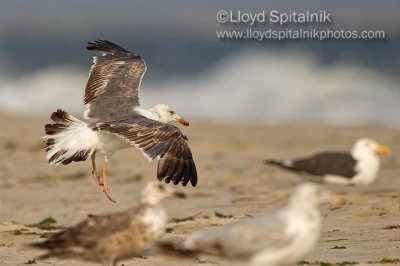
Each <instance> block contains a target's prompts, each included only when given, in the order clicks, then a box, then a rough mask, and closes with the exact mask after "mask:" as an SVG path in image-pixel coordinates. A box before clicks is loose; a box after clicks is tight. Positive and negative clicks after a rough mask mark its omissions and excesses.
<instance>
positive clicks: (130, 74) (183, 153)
mask: <svg viewBox="0 0 400 266" xmlns="http://www.w3.org/2000/svg"><path fill="white" fill-rule="evenodd" d="M87 49H88V50H91V51H97V52H100V55H99V56H96V57H94V61H93V62H94V64H93V66H92V68H91V70H90V74H89V79H88V81H87V85H86V89H85V96H84V104H85V105H86V107H87V110H86V111H85V113H84V117H85V118H86V119H90V120H89V121H87V122H84V121H81V120H79V119H77V118H75V117H73V116H72V115H70V114H68V113H67V112H65V111H63V110H61V109H58V110H57V111H56V112H54V113H53V114H52V115H51V119H52V120H53V121H54V123H53V124H47V125H46V126H45V132H46V136H44V142H45V151H46V153H47V155H46V157H47V160H48V163H49V164H51V165H60V164H64V165H65V164H69V163H71V162H73V161H75V162H77V161H85V160H86V159H87V158H89V157H90V158H91V161H92V169H93V170H92V175H93V178H94V179H95V180H96V182H97V183H98V184H99V185H100V186H103V191H104V193H105V194H106V195H107V197H108V198H109V199H110V200H111V201H114V200H113V199H112V197H111V196H110V194H109V192H108V182H107V175H106V168H107V162H108V160H109V159H110V158H111V156H112V155H113V154H114V153H115V152H116V151H117V150H119V149H125V148H129V147H132V146H134V147H136V148H138V149H140V150H141V151H142V153H143V155H144V156H145V157H146V158H147V159H148V160H150V161H151V160H154V159H158V160H159V162H158V169H157V178H158V180H159V181H161V180H164V181H165V182H166V183H169V182H171V181H172V183H173V184H175V185H177V184H179V183H181V184H182V185H184V186H186V185H187V183H188V182H190V183H191V184H192V186H196V184H197V171H196V166H195V164H194V161H193V157H192V153H191V151H190V148H189V145H188V143H187V138H186V136H185V135H184V134H183V133H182V132H181V131H180V130H179V128H178V127H176V126H174V125H171V124H169V123H171V122H179V123H181V124H183V125H184V126H189V123H188V122H187V121H186V120H185V119H183V118H182V117H180V116H179V115H178V114H177V113H176V112H175V111H174V110H173V109H172V107H170V106H168V105H165V104H157V105H155V106H153V107H152V108H149V109H143V108H141V107H140V104H139V96H138V94H139V87H140V83H141V80H142V78H143V75H144V73H145V72H146V63H145V61H144V60H143V59H142V57H140V56H139V55H137V54H134V53H131V52H129V51H127V50H125V49H124V48H122V47H120V46H118V45H116V44H114V43H112V42H109V41H104V40H99V41H95V42H89V43H88V46H87ZM96 153H100V154H102V155H103V156H104V163H103V165H102V176H103V179H104V183H103V182H102V181H101V178H100V177H99V176H98V174H97V169H96ZM114 202H115V201H114Z"/></svg>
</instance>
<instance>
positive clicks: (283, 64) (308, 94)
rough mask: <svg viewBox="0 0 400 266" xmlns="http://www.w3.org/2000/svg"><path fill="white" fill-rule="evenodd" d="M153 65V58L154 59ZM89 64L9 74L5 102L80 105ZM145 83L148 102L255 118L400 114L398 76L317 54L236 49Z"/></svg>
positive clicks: (7, 106)
mask: <svg viewBox="0 0 400 266" xmlns="http://www.w3.org/2000/svg"><path fill="white" fill-rule="evenodd" d="M149 67H151V66H149ZM86 75H87V72H86V70H79V69H74V68H70V67H59V68H52V69H47V70H43V71H40V72H38V73H36V74H34V75H32V76H29V77H25V78H23V79H21V80H8V79H7V78H5V77H1V79H2V83H3V85H2V88H1V90H0V110H5V111H8V112H18V113H26V114H32V112H34V113H38V114H43V113H49V112H51V111H53V110H54V109H55V108H57V107H63V108H64V109H65V110H68V111H74V112H80V111H83V110H84V108H83V107H82V94H83V88H84V83H85V80H86ZM146 83H147V82H146V79H145V80H144V82H143V83H142V91H141V99H142V105H143V106H148V105H152V104H156V103H159V102H162V103H167V104H169V105H171V106H173V107H174V108H175V109H176V110H177V111H178V112H179V113H181V114H182V115H184V116H185V117H197V118H203V119H215V120H228V121H236V120H240V121H253V122H267V123H268V122H293V121H296V122H304V121H311V122H328V123H369V122H374V123H394V122H395V123H398V122H400V116H399V115H398V114H400V105H399V104H398V103H399V102H400V90H399V80H397V79H396V78H394V77H392V76H390V75H384V74H381V73H378V72H376V71H373V70H370V69H367V68H364V67H362V66H351V65H346V64H341V63H337V64H335V65H331V66H324V65H321V64H320V63H319V62H318V61H317V60H315V58H313V56H311V55H308V54H300V53H285V54H283V53H272V52H265V51H262V52H260V51H258V52H254V51H253V52H247V53H241V54H237V55H235V56H232V57H230V58H227V59H225V60H223V61H222V62H219V63H218V64H217V65H214V66H211V67H210V68H209V69H208V70H207V71H206V72H204V73H202V74H201V75H200V76H198V77H196V78H190V79H187V78H186V79H185V78H183V79H179V80H175V81H171V82H167V83H158V84H148V83H147V84H146Z"/></svg>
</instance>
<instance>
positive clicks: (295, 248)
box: [158, 183, 340, 266]
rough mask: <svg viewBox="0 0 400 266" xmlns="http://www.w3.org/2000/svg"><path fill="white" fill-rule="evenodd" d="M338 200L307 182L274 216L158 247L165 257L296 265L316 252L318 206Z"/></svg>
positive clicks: (266, 216) (319, 219)
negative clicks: (211, 256)
mask: <svg viewBox="0 0 400 266" xmlns="http://www.w3.org/2000/svg"><path fill="white" fill-rule="evenodd" d="M339 199H340V197H339V196H337V195H333V194H330V193H329V192H328V191H326V190H322V189H321V188H320V187H319V186H318V185H317V184H313V183H305V184H302V185H300V186H299V187H297V189H296V191H295V192H294V193H293V194H292V196H291V198H290V201H289V204H288V205H287V206H286V207H284V208H282V209H280V210H278V211H276V212H274V213H270V214H266V215H263V216H260V217H257V218H248V219H245V220H241V221H239V222H236V223H233V224H230V225H227V226H224V227H222V228H218V229H214V230H209V231H202V232H196V233H193V234H191V235H190V236H189V237H188V238H187V239H186V240H184V241H183V242H182V243H180V244H178V245H177V244H174V243H172V242H169V241H164V242H160V243H158V247H159V249H160V250H161V251H162V252H163V253H164V254H170V255H171V254H173V255H176V256H180V257H190V256H196V257H197V256H199V255H201V254H208V255H213V256H217V257H220V258H222V259H227V260H231V261H236V262H240V263H241V264H240V265H244V264H245V263H246V264H250V265H270V266H271V265H289V264H295V263H296V262H298V261H299V260H301V259H302V258H304V257H305V256H306V255H307V254H309V253H310V252H311V251H312V250H313V249H314V247H315V245H316V243H317V241H318V239H319V236H320V231H321V215H320V211H319V204H320V203H321V202H324V201H333V202H337V201H338V200H339Z"/></svg>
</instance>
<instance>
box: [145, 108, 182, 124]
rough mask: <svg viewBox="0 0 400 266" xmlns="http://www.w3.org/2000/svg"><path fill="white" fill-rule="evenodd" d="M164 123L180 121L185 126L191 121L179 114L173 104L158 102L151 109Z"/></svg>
mask: <svg viewBox="0 0 400 266" xmlns="http://www.w3.org/2000/svg"><path fill="white" fill-rule="evenodd" d="M150 110H151V111H152V112H153V113H154V114H155V115H156V116H157V118H158V120H159V121H161V122H163V123H171V122H178V123H181V124H182V125H184V126H186V127H187V126H189V122H188V121H187V120H186V119H184V118H182V117H181V116H180V115H178V114H177V113H176V112H175V111H174V109H173V108H172V107H171V106H168V105H166V104H157V105H155V106H153V107H152V108H151V109H150Z"/></svg>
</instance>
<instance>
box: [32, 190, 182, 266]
mask: <svg viewBox="0 0 400 266" xmlns="http://www.w3.org/2000/svg"><path fill="white" fill-rule="evenodd" d="M166 197H179V198H183V197H185V194H183V193H182V192H178V191H176V190H174V189H173V188H172V187H170V186H168V185H166V184H163V183H157V182H150V183H149V184H147V186H146V187H145V188H144V189H143V191H142V194H141V198H140V205H139V206H137V207H136V208H131V209H128V210H125V211H122V212H117V213H112V214H105V215H101V216H93V217H90V218H87V219H86V220H84V221H83V222H81V223H79V224H77V225H75V226H73V227H70V228H68V229H66V230H64V231H62V232H60V233H58V234H56V235H54V236H52V237H50V238H49V239H48V240H46V241H44V242H41V243H35V244H31V246H32V247H36V248H41V249H45V250H47V253H45V254H43V255H41V256H40V257H39V258H40V259H48V258H50V257H57V258H62V259H65V258H76V259H81V260H84V261H92V262H98V263H101V264H103V265H113V266H114V265H117V264H116V263H117V262H118V261H119V260H123V259H128V258H131V257H134V256H139V255H140V254H142V253H143V252H145V251H146V250H148V249H149V248H151V247H152V246H153V244H154V242H155V241H156V240H158V238H159V237H160V236H161V234H162V233H163V232H164V231H165V228H164V227H165V225H166V223H167V213H166V212H165V210H164V209H163V207H162V206H161V204H160V201H161V200H162V199H164V198H166Z"/></svg>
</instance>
